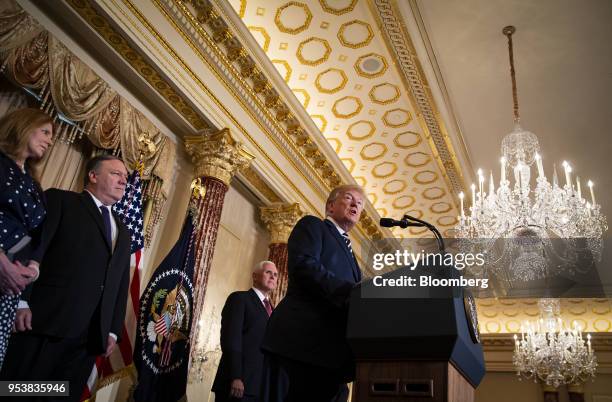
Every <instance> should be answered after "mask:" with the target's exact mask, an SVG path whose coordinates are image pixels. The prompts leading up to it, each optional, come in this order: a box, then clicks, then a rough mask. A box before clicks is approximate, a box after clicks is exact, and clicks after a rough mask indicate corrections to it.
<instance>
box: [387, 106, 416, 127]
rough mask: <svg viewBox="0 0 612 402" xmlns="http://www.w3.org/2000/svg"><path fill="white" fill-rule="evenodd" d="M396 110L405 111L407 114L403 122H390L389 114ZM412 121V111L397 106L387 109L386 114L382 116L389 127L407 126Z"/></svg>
mask: <svg viewBox="0 0 612 402" xmlns="http://www.w3.org/2000/svg"><path fill="white" fill-rule="evenodd" d="M394 112H403V113H404V115H405V116H406V120H404V121H402V122H401V123H392V122H390V121H389V115H390V114H391V113H394ZM411 121H412V114H411V113H410V111H409V110H406V109H402V108H395V109H391V110H387V111H386V112H385V114H383V117H382V122H383V124H384V125H385V126H387V127H393V128H398V127H403V126H406V125H408V123H410V122H411Z"/></svg>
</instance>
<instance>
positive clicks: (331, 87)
mask: <svg viewBox="0 0 612 402" xmlns="http://www.w3.org/2000/svg"><path fill="white" fill-rule="evenodd" d="M230 2H231V4H232V6H233V8H234V9H235V11H236V13H238V14H239V15H240V17H241V19H242V21H243V22H244V24H245V26H246V27H247V28H248V29H249V31H250V32H251V33H252V35H253V37H254V38H255V39H256V41H257V43H258V44H259V46H260V47H261V48H262V49H263V50H264V52H265V53H266V55H267V56H268V58H269V59H270V60H271V61H272V63H273V65H274V66H275V67H276V69H277V71H278V73H279V74H280V76H281V77H282V78H283V79H284V80H285V82H286V83H287V85H288V87H289V88H290V89H291V90H292V91H293V93H294V95H295V96H296V98H297V99H298V100H299V101H300V103H301V104H302V106H303V107H304V108H305V110H306V111H307V113H308V114H309V115H310V117H311V118H312V119H313V121H314V123H315V124H316V126H317V127H318V128H319V130H320V132H321V134H322V135H323V136H324V137H325V138H326V139H327V140H328V141H329V143H330V145H331V146H332V148H333V149H335V150H336V153H337V154H338V157H339V159H340V160H341V161H342V162H343V163H344V165H345V166H346V168H347V169H348V170H349V172H351V174H352V175H353V177H354V178H355V180H356V181H357V183H359V184H361V185H363V186H364V187H365V190H366V193H367V194H368V198H369V200H370V201H371V202H372V204H373V205H374V207H375V208H376V209H377V211H378V212H379V213H380V214H381V215H383V216H390V217H395V218H399V217H401V216H402V215H403V214H405V213H408V212H410V213H412V214H414V215H416V216H418V217H421V218H423V219H426V220H429V221H431V222H432V223H435V224H437V225H439V226H440V229H441V231H443V232H445V231H447V230H448V229H450V228H451V227H452V225H454V224H455V221H456V216H457V209H456V206H455V204H454V201H453V198H452V196H453V192H452V191H450V189H449V187H448V184H447V183H446V182H445V180H444V176H445V173H444V172H443V171H441V170H440V165H439V164H437V163H436V160H435V155H436V154H435V152H433V151H432V149H431V147H430V142H429V141H427V140H426V139H427V138H426V134H425V132H424V129H423V127H422V126H421V124H420V122H419V119H418V116H419V112H418V111H417V110H415V106H414V104H413V103H412V102H411V100H410V99H411V98H410V96H409V95H408V94H409V92H408V91H409V89H408V88H407V87H406V85H405V84H404V81H402V78H401V75H400V72H399V70H398V69H397V63H396V61H395V59H394V58H393V57H394V56H393V55H392V53H391V52H390V50H389V49H390V48H389V47H388V46H387V44H386V43H385V38H384V35H383V33H382V32H381V30H380V28H379V25H378V22H377V20H376V17H375V15H374V14H373V13H372V10H371V9H370V5H369V4H368V2H367V1H364V0H320V1H314V0H309V1H302V2H300V1H286V0H265V1H264V0H231V1H230ZM311 134H314V135H318V133H311ZM395 234H396V235H398V236H399V237H402V236H403V235H404V234H406V235H407V234H408V232H405V233H402V232H395ZM415 234H418V235H424V234H425V233H423V232H422V231H417V232H414V233H412V235H415Z"/></svg>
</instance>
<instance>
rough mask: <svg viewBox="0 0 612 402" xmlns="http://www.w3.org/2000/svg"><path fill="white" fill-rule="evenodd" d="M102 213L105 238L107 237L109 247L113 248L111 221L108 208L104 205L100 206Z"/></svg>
mask: <svg viewBox="0 0 612 402" xmlns="http://www.w3.org/2000/svg"><path fill="white" fill-rule="evenodd" d="M100 212H102V220H103V221H104V236H106V240H107V241H108V245H109V246H111V247H112V245H113V238H112V237H111V221H110V214H109V213H108V208H106V207H105V206H104V205H100Z"/></svg>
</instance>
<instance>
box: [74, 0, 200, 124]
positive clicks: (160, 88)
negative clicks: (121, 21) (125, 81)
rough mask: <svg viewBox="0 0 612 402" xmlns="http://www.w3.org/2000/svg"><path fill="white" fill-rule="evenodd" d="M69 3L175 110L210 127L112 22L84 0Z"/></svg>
mask: <svg viewBox="0 0 612 402" xmlns="http://www.w3.org/2000/svg"><path fill="white" fill-rule="evenodd" d="M67 2H68V4H69V5H70V6H71V7H72V9H73V10H75V11H76V12H77V13H78V14H79V15H80V16H81V17H82V18H83V19H84V20H85V21H87V23H88V24H89V25H91V26H92V27H93V28H94V29H95V30H96V32H98V34H100V36H102V38H104V40H105V41H106V43H108V44H109V45H110V46H111V47H112V48H113V49H114V50H115V51H116V52H117V53H119V55H121V57H122V58H123V60H125V61H126V62H127V63H128V64H130V66H132V68H133V69H134V70H135V71H136V72H137V73H138V75H140V76H141V77H142V78H144V80H145V81H147V82H148V83H149V84H150V85H151V86H152V87H153V88H155V91H156V92H157V93H159V94H160V95H161V96H162V97H163V98H164V99H165V100H166V101H167V102H168V103H169V104H170V105H172V107H173V108H174V110H176V111H177V112H178V113H179V114H180V115H181V116H183V118H185V120H187V121H188V122H189V123H190V124H191V125H192V126H193V127H194V128H195V129H197V130H202V129H209V128H211V127H210V126H209V125H208V123H207V122H206V120H204V119H203V118H202V117H201V116H199V114H198V112H196V110H195V109H193V108H192V107H191V106H190V105H189V103H188V102H187V100H186V99H185V98H184V97H183V96H182V95H180V94H179V93H178V92H176V91H175V90H174V89H173V87H174V85H173V84H171V83H169V82H168V81H166V80H165V79H164V78H163V77H162V76H161V75H160V74H159V73H158V72H157V71H156V70H155V68H154V67H153V66H152V65H151V64H149V63H148V62H147V61H146V60H145V58H144V57H142V55H140V54H139V53H138V52H137V51H136V50H135V49H134V48H133V47H132V46H131V45H130V44H129V42H128V41H126V40H125V39H124V38H123V37H122V36H121V35H120V34H119V33H117V31H116V30H115V29H114V28H113V27H112V25H111V24H110V23H109V22H108V21H107V20H106V19H105V18H104V17H102V16H101V15H100V14H99V13H98V12H97V11H96V9H94V8H93V7H92V6H91V4H90V3H89V2H87V1H81V0H67Z"/></svg>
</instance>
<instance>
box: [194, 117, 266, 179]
mask: <svg viewBox="0 0 612 402" xmlns="http://www.w3.org/2000/svg"><path fill="white" fill-rule="evenodd" d="M185 150H186V151H187V153H188V154H189V155H190V156H191V159H192V161H193V165H194V167H195V175H196V178H197V177H214V178H215V179H219V180H221V181H222V182H223V183H225V184H226V185H227V186H229V185H230V181H231V180H232V177H234V175H235V174H236V172H238V171H239V170H243V169H245V168H247V167H248V166H249V165H250V164H251V162H252V161H253V159H254V158H255V156H254V155H251V154H250V153H249V152H247V151H246V150H245V149H244V148H243V145H242V143H241V142H239V141H236V140H235V139H234V137H233V136H232V135H231V134H230V131H229V129H228V128H223V129H221V130H219V131H217V132H216V133H214V134H208V135H193V136H192V135H190V136H185Z"/></svg>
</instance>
